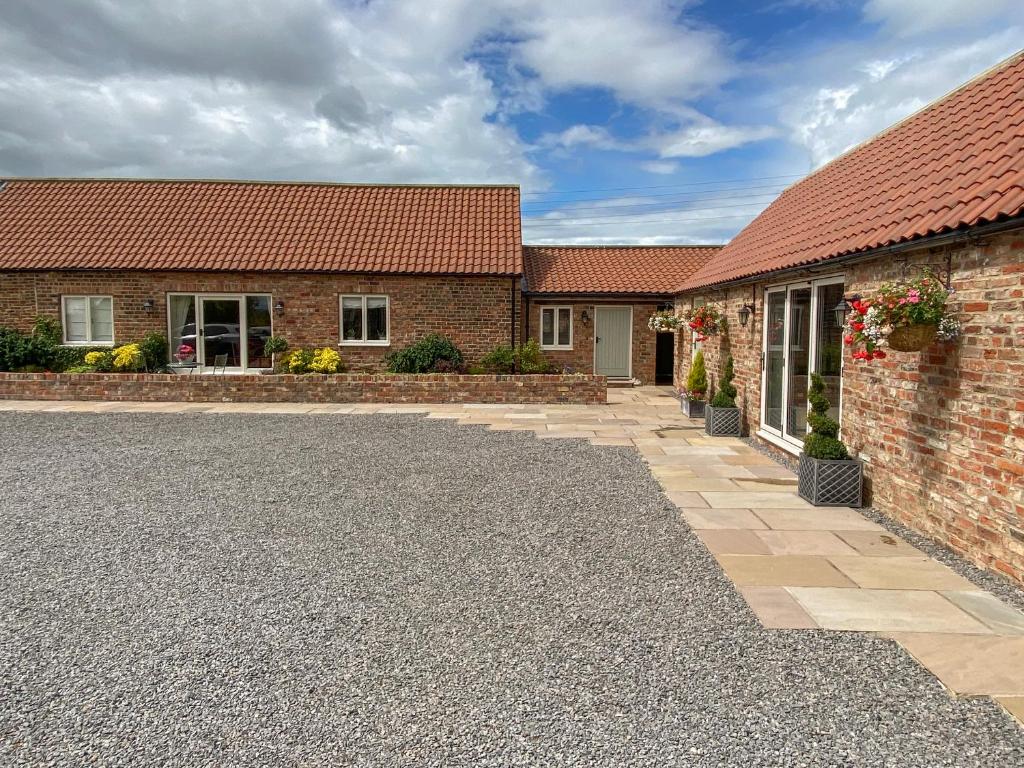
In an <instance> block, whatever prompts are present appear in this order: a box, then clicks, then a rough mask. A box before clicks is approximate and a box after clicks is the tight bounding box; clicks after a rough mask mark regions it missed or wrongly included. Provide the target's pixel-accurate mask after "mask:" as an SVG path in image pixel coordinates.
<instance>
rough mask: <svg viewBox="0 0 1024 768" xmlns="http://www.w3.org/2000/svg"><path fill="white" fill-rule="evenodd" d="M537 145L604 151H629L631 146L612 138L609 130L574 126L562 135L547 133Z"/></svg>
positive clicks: (591, 126)
mask: <svg viewBox="0 0 1024 768" xmlns="http://www.w3.org/2000/svg"><path fill="white" fill-rule="evenodd" d="M537 145H538V146H540V147H543V148H546V149H552V148H556V147H557V148H561V149H574V148H576V147H592V148H594V149H603V150H629V149H631V148H632V147H631V145H630V144H628V143H627V142H622V141H619V140H618V139H616V138H615V137H614V136H612V135H611V134H610V133H609V132H608V129H607V128H603V127H601V126H598V125H573V126H571V127H569V128H566V129H565V130H564V131H562V132H560V133H547V134H544V135H543V136H541V137H540V139H539V140H538V141H537Z"/></svg>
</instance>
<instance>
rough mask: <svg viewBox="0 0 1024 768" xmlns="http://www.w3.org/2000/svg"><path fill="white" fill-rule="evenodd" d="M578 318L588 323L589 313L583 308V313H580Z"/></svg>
mask: <svg viewBox="0 0 1024 768" xmlns="http://www.w3.org/2000/svg"><path fill="white" fill-rule="evenodd" d="M580 320H582V321H583V322H584V323H589V322H590V313H589V312H587V310H585V309H584V310H583V314H581V315H580Z"/></svg>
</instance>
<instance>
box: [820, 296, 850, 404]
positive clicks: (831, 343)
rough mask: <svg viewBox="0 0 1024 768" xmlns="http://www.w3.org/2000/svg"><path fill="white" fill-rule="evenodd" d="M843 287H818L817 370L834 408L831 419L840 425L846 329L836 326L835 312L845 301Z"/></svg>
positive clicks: (826, 394) (826, 395)
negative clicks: (840, 394) (840, 397)
mask: <svg viewBox="0 0 1024 768" xmlns="http://www.w3.org/2000/svg"><path fill="white" fill-rule="evenodd" d="M843 287H844V286H843V284H842V283H833V284H831V285H820V286H818V297H817V298H818V316H817V324H816V326H815V330H814V333H815V355H814V357H815V360H814V370H815V371H817V372H818V373H819V374H821V378H822V379H824V380H825V397H827V398H828V400H829V402H830V403H831V404H832V405H831V407H829V409H828V412H829V415H830V416H831V417H832V418H833V419H835V420H836V421H839V405H840V404H839V393H840V382H841V381H842V375H843V329H842V328H840V327H839V326H838V325H836V318H835V313H834V312H833V309H834V308H835V306H836V304H838V303H839V301H840V299H842V298H843Z"/></svg>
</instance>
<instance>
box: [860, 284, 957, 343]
mask: <svg viewBox="0 0 1024 768" xmlns="http://www.w3.org/2000/svg"><path fill="white" fill-rule="evenodd" d="M949 295H950V291H948V290H946V288H945V287H944V286H943V285H942V282H941V281H940V280H939V279H938V278H937V277H936V276H935V275H934V274H933V273H931V272H927V271H926V272H925V273H924V275H923V276H922V277H920V278H918V279H916V280H910V281H907V282H901V283H885V284H884V285H882V287H881V288H880V289H879V291H878V294H877V295H876V296H875V297H874V298H872V299H864V300H860V299H857V300H854V301H852V302H851V303H850V307H851V310H852V311H851V312H850V317H849V320H848V321H847V323H846V326H845V328H844V329H843V341H844V342H845V344H846V345H847V346H849V347H855V349H854V352H853V359H854V360H859V361H869V360H881V359H883V358H885V356H886V352H885V347H889V349H892V350H894V351H896V352H920V351H921V350H922V349H925V348H926V347H927V346H929V345H930V344H931V343H932V342H934V341H936V340H939V341H952V340H953V339H955V338H956V337H957V336H959V335H960V323H959V322H958V321H957V320H956V318H954V317H953V316H952V315H951V314H950V312H949V309H948V307H947V306H946V302H947V300H948V299H949Z"/></svg>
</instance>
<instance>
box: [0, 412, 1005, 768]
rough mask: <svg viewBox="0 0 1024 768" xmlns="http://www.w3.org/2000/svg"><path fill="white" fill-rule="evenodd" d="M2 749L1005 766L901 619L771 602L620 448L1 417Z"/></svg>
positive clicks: (380, 761)
mask: <svg viewBox="0 0 1024 768" xmlns="http://www.w3.org/2000/svg"><path fill="white" fill-rule="evenodd" d="M0 456H2V457H3V458H2V459H0V494H2V495H0V531H3V535H2V536H0V764H2V765H15V766H29V765H31V766H40V765H42V766H50V765H53V766H70V765H102V766H129V765H130V766H149V765H154V766H155V765H160V766H195V765H217V766H271V765H275V766H276V765H295V766H299V765H301V766H344V765H350V766H408V765H436V766H441V765H444V766H536V765H550V766H562V765H564V766H627V767H628V766H651V765H658V766H672V765H685V766H704V765H707V766H787V767H794V766H891V765H900V766H929V767H930V768H931V767H934V766H975V765H976V766H982V765H984V766H993V765H1000V766H1004V765H1005V766H1009V765H1021V764H1024V729H1021V728H1019V727H1018V726H1017V725H1016V724H1015V722H1014V721H1013V720H1012V719H1011V718H1010V717H1009V716H1007V715H1006V714H1005V713H1004V712H1003V711H1002V710H1001V709H1000V708H999V707H998V706H997V705H996V704H994V703H993V702H991V701H989V700H987V699H973V700H957V699H953V698H951V697H950V696H949V695H948V694H947V693H946V692H945V691H944V690H943V689H942V687H941V686H940V685H939V683H938V682H937V681H936V680H935V679H934V678H933V677H932V676H931V675H929V674H928V673H927V672H925V671H924V670H923V669H922V668H921V667H919V666H918V665H917V664H916V663H915V662H914V661H913V660H911V659H910V657H909V656H907V655H906V654H905V653H904V652H903V651H902V650H901V649H900V648H899V647H898V646H897V645H896V644H895V643H893V642H890V641H887V640H884V639H880V638H877V637H873V636H869V635H864V634H858V633H836V632H823V631H822V632H818V631H802V630H801V631H778V630H775V631H772V630H765V629H762V628H761V627H760V625H759V624H758V622H757V621H756V619H755V618H754V616H753V615H752V614H751V613H750V612H749V610H748V609H747V607H746V604H745V603H744V602H743V600H742V599H741V598H740V596H739V595H738V594H737V592H736V591H735V590H734V589H733V587H732V586H731V584H730V582H729V581H728V580H727V579H726V578H725V576H724V575H723V574H722V572H721V571H720V570H719V568H718V567H717V565H716V563H715V561H714V560H713V558H712V557H711V556H710V555H709V554H708V553H707V551H706V550H705V549H704V547H703V546H702V545H701V544H700V542H699V541H698V540H697V539H696V538H695V536H694V535H693V533H692V532H691V531H690V530H689V528H688V527H687V526H686V525H685V523H684V522H683V521H682V519H681V517H680V515H679V514H678V512H677V511H676V510H675V508H674V507H673V506H672V505H671V504H670V503H669V502H668V500H667V499H666V497H665V496H664V495H663V494H662V493H661V492H660V490H659V488H658V486H657V484H656V483H655V482H654V480H653V479H652V478H651V476H650V474H649V472H648V470H647V468H646V467H645V465H644V464H643V463H642V461H641V460H640V458H639V457H638V456H637V454H636V453H635V452H634V451H632V450H631V449H626V448H611V447H595V446H592V445H590V444H589V443H587V442H585V441H579V440H537V439H535V438H534V437H533V436H532V435H529V434H523V433H518V432H505V433H503V432H490V431H487V430H485V429H482V428H476V427H465V426H458V425H454V424H452V423H448V422H444V421H437V420H427V419H423V418H420V417H416V416H400V415H398V416H384V415H379V416H340V415H339V416H300V415H295V416H290V415H277V416H275V415H267V414H224V415H213V414H183V415H161V414H55V413H16V412H9V413H2V414H0Z"/></svg>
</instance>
